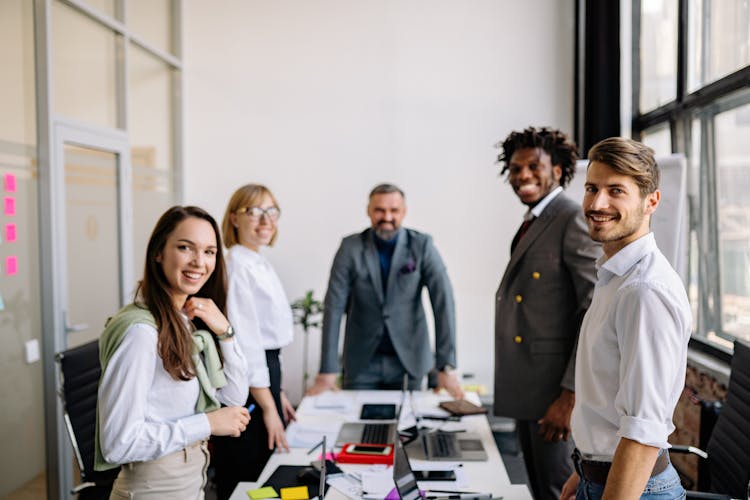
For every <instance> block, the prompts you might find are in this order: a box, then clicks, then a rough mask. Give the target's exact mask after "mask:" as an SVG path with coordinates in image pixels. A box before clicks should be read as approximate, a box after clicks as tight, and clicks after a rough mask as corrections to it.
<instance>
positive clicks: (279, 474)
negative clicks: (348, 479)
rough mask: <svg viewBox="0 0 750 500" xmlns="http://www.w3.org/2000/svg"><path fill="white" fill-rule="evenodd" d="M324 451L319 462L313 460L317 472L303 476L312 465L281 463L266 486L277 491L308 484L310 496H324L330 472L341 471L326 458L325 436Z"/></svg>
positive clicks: (313, 467) (313, 466)
mask: <svg viewBox="0 0 750 500" xmlns="http://www.w3.org/2000/svg"><path fill="white" fill-rule="evenodd" d="M322 445H323V452H322V455H321V456H322V457H323V458H322V459H321V460H320V461H317V462H313V463H312V464H311V465H312V469H313V470H314V471H316V472H317V474H312V475H306V476H305V477H304V478H301V477H300V475H301V473H303V472H308V471H310V469H311V467H310V466H305V465H279V466H278V467H276V470H274V471H273V473H272V474H271V476H270V477H269V478H268V480H266V482H265V484H264V485H263V486H264V487H268V486H270V487H272V488H274V489H275V490H276V491H281V490H282V489H283V488H289V487H297V486H306V487H307V491H308V495H309V497H310V498H315V497H319V498H323V497H324V496H325V491H326V475H327V474H328V473H329V472H330V473H332V474H333V473H339V472H341V469H339V468H338V467H337V466H336V464H334V463H333V462H331V461H330V460H325V456H326V453H327V452H328V451H327V450H326V438H325V436H324V437H323V443H322Z"/></svg>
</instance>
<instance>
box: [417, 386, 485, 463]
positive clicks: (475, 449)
mask: <svg viewBox="0 0 750 500" xmlns="http://www.w3.org/2000/svg"><path fill="white" fill-rule="evenodd" d="M409 397H410V398H411V407H412V411H413V412H414V418H415V420H416V421H417V429H418V432H419V440H418V442H419V441H421V446H418V445H414V446H412V447H410V448H409V449H410V450H414V456H415V458H424V459H426V460H435V461H441V460H442V461H459V462H482V461H485V460H487V459H488V457H487V452H486V451H485V449H484V444H482V438H481V436H480V435H479V434H475V433H471V432H441V431H440V430H431V429H420V425H419V423H420V421H421V417H420V416H419V415H418V413H417V407H416V406H415V404H414V395H413V394H410V395H409ZM420 448H421V452H422V453H423V454H424V457H419V451H420Z"/></svg>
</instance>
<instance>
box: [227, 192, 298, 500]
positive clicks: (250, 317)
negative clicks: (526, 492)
mask: <svg viewBox="0 0 750 500" xmlns="http://www.w3.org/2000/svg"><path fill="white" fill-rule="evenodd" d="M280 215H281V210H280V209H279V204H278V202H277V201H276V198H274V196H273V194H272V193H271V191H270V190H269V189H268V188H267V187H265V186H262V185H259V184H248V185H246V186H243V187H241V188H239V189H238V190H237V191H236V192H235V193H234V194H233V195H232V198H231V199H230V200H229V204H228V206H227V209H226V212H225V214H224V220H223V223H222V230H223V233H224V234H223V235H224V244H225V245H226V247H227V249H228V250H227V262H228V265H227V268H228V276H229V291H228V297H227V312H228V315H229V320H230V321H231V322H232V324H233V325H235V327H236V329H237V339H238V342H239V344H240V346H241V347H242V350H243V353H244V354H245V358H246V359H247V364H248V366H247V368H248V386H249V387H250V397H249V399H248V401H247V403H248V405H249V404H255V405H256V409H255V411H254V412H253V419H252V420H251V423H250V425H248V428H247V430H246V431H245V432H243V433H242V435H241V436H240V438H239V439H230V438H218V439H216V440H215V442H214V466H215V470H216V485H217V489H218V498H219V499H220V500H221V499H225V498H229V496H230V495H231V494H232V491H233V490H234V488H235V487H236V485H237V483H238V482H239V481H255V480H256V479H257V478H258V476H259V475H260V473H261V471H262V470H263V467H264V466H265V464H266V462H267V461H268V459H269V458H270V456H271V454H272V453H273V450H274V448H276V449H279V450H284V451H288V449H289V446H288V445H287V442H286V437H285V434H284V426H285V423H288V422H289V421H290V420H294V418H295V413H294V408H293V407H292V405H291V404H290V403H289V400H288V399H287V398H286V396H285V395H284V392H283V391H282V390H281V359H280V350H281V348H282V347H285V346H287V345H289V344H290V343H291V342H292V335H293V320H292V311H291V308H290V306H289V300H288V299H287V297H286V294H285V293H284V289H283V287H282V286H281V281H280V280H279V277H278V276H277V275H276V272H275V271H274V269H273V267H272V266H271V263H270V262H269V261H268V260H267V259H266V258H265V257H264V256H263V255H262V254H261V249H262V248H263V247H267V246H271V245H273V243H274V241H276V235H277V232H278V222H279V217H280Z"/></svg>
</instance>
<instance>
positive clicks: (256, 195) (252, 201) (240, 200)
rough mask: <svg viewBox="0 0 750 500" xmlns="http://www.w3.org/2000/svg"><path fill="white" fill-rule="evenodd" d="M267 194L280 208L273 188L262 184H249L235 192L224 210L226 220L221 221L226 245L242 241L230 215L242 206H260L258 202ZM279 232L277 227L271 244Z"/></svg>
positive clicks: (228, 246) (231, 245) (229, 246)
mask: <svg viewBox="0 0 750 500" xmlns="http://www.w3.org/2000/svg"><path fill="white" fill-rule="evenodd" d="M265 196H268V197H269V198H271V201H273V204H274V205H275V206H276V208H279V202H277V201H276V198H275V197H274V196H273V193H271V190H270V189H268V188H267V187H266V186H264V185H262V184H247V185H245V186H242V187H241V188H239V189H238V190H237V191H235V192H234V194H233V195H232V197H231V198H230V199H229V204H228V205H227V209H226V211H225V212H224V220H223V221H222V223H221V232H222V234H223V235H224V246H225V247H227V248H231V247H233V246H234V245H237V244H239V242H240V241H239V237H238V235H237V228H236V227H235V225H234V224H232V219H231V217H230V215H231V214H233V213H236V212H237V210H239V209H241V208H247V207H254V206H258V204H259V203H261V201H263V198H264V197H265ZM278 234H279V229H278V227H277V228H276V230H275V231H274V233H273V237H272V238H271V241H270V242H269V243H268V245H269V246H272V245H273V243H274V242H275V241H276V236H278Z"/></svg>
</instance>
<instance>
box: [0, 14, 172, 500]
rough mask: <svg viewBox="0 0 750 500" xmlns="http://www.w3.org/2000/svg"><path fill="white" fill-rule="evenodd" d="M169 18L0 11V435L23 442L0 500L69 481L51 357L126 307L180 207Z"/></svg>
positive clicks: (51, 494)
mask: <svg viewBox="0 0 750 500" xmlns="http://www.w3.org/2000/svg"><path fill="white" fill-rule="evenodd" d="M180 19H181V14H180V0H158V1H156V0H154V1H147V2H144V1H142V0H34V1H28V0H2V2H0V62H1V63H2V64H3V68H4V69H5V71H4V72H3V78H2V79H0V109H3V120H0V193H2V196H0V197H1V198H2V200H0V201H2V204H0V207H2V209H0V335H1V336H2V341H3V349H0V353H1V354H0V357H1V358H2V360H1V361H0V376H2V378H3V380H4V381H5V383H4V384H2V389H0V394H2V395H3V396H4V397H3V398H2V399H3V401H5V403H6V404H5V405H4V411H3V412H0V433H2V436H3V437H4V438H5V439H4V441H5V442H7V443H18V442H19V441H20V442H22V443H23V446H20V447H16V448H15V449H14V453H12V454H5V455H4V457H3V458H0V461H1V462H2V463H0V469H2V470H3V474H0V497H1V498H5V497H6V496H14V495H26V497H28V498H61V499H62V498H70V493H69V491H70V489H71V487H72V486H73V485H74V484H77V482H78V481H79V479H78V478H77V476H76V466H75V464H74V462H73V455H72V453H71V450H72V448H71V445H70V442H69V439H68V436H67V435H66V434H65V431H64V425H63V423H62V420H61V406H60V403H59V400H58V396H57V389H58V382H59V381H58V375H57V370H56V365H55V361H54V358H55V354H56V353H58V352H60V351H62V350H64V349H66V348H69V347H73V346H76V345H80V344H82V343H85V342H89V341H92V340H94V339H96V338H97V337H98V336H99V333H100V332H101V329H102V326H103V321H104V319H105V318H106V317H107V316H109V315H111V314H112V313H113V312H114V311H115V310H116V309H117V308H118V307H120V306H121V305H123V304H124V303H126V302H128V301H130V300H131V299H132V293H133V289H134V286H135V283H136V282H137V279H139V277H140V273H141V272H142V266H143V256H142V254H143V249H144V248H145V242H146V239H147V238H148V234H149V231H150V229H151V228H152V227H153V224H154V223H155V221H156V218H157V217H158V216H159V215H160V214H161V213H162V212H163V211H164V209H165V208H167V207H168V206H170V205H172V204H175V203H179V202H180V200H181V197H182V194H181V188H180V186H179V185H178V182H177V179H179V178H180V176H179V172H180V171H181V164H180V161H181V156H180V155H179V154H178V152H179V151H180V148H181V144H180V142H181V136H180V134H181V130H182V126H181V123H180V122H179V120H180V118H179V117H180V116H181V98H180V97H179V96H181V74H182V64H181V51H180V39H179V34H180ZM134 200H137V202H136V201H134ZM19 394H21V395H23V397H19V396H18V395H19Z"/></svg>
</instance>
